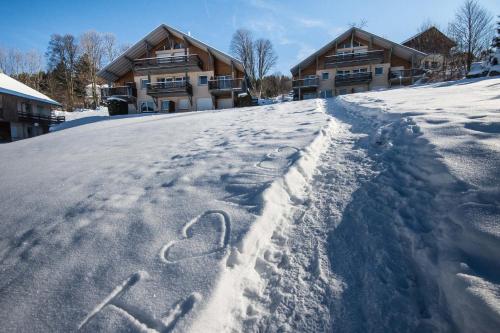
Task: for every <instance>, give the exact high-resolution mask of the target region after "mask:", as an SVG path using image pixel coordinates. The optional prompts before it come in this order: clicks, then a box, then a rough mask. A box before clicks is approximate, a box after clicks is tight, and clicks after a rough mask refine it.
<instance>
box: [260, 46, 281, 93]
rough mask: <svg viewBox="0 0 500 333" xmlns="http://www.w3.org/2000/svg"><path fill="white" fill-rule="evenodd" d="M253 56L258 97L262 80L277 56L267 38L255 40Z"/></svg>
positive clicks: (274, 63)
mask: <svg viewBox="0 0 500 333" xmlns="http://www.w3.org/2000/svg"><path fill="white" fill-rule="evenodd" d="M255 58H256V60H257V62H256V65H257V78H258V80H259V97H261V95H262V86H263V84H262V80H263V78H264V76H265V75H266V74H267V73H268V72H269V70H270V69H271V68H273V67H274V65H276V62H277V60H278V56H277V55H276V53H275V52H274V49H273V44H272V43H271V41H270V40H269V39H263V38H261V39H258V40H256V41H255Z"/></svg>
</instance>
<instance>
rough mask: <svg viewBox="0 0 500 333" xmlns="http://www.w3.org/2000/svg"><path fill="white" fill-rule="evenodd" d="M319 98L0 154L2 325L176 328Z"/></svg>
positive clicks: (41, 142) (305, 136)
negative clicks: (0, 187) (0, 189)
mask: <svg viewBox="0 0 500 333" xmlns="http://www.w3.org/2000/svg"><path fill="white" fill-rule="evenodd" d="M326 120H327V116H326V115H325V114H324V113H323V112H321V110H318V109H317V102H316V101H311V102H308V103H290V104H286V105H285V104H283V105H276V106H267V107H262V108H260V107H259V108H253V109H238V110H225V111H220V112H216V111H214V112H200V113H186V114H175V115H146V116H143V117H134V118H125V119H115V120H107V121H101V122H98V123H93V124H87V125H83V126H79V127H74V128H70V129H67V130H63V131H58V132H55V133H52V134H48V135H44V136H40V137H36V138H33V139H29V140H23V141H19V142H15V143H12V144H8V145H2V147H0V170H1V172H0V184H2V185H1V186H2V191H0V203H1V209H0V220H1V221H2V222H1V224H0V275H1V278H0V322H1V323H2V330H3V331H7V332H13V331H25V332H26V331H33V332H69V331H76V330H77V329H78V328H81V330H82V331H88V332H95V331H99V330H101V331H117V332H121V331H124V330H128V329H130V330H132V331H133V330H137V329H140V328H141V327H142V328H145V327H148V328H149V329H154V330H157V331H162V332H163V331H170V330H171V329H173V328H176V329H178V330H181V331H182V330H184V329H185V328H186V327H188V326H189V325H190V322H191V321H192V320H193V318H194V317H196V315H197V313H198V312H199V311H200V309H202V308H203V306H204V304H205V303H206V301H207V300H208V299H209V297H210V295H211V291H212V289H213V286H214V285H215V284H216V279H217V276H218V275H219V274H220V272H221V271H222V270H224V269H225V267H226V260H225V258H226V257H227V256H228V255H229V252H230V249H231V248H232V247H233V246H236V244H238V242H239V241H240V239H242V238H243V237H244V235H245V234H246V233H247V231H248V230H249V228H250V227H251V225H252V223H253V222H254V221H255V219H256V215H255V214H259V213H260V212H261V211H262V209H263V205H264V202H263V199H262V197H261V195H260V194H261V193H262V191H263V190H264V189H265V188H266V187H268V186H269V184H270V183H271V182H272V181H273V180H275V179H277V178H279V177H280V176H282V175H283V174H284V173H285V171H286V169H287V167H288V166H289V165H290V164H291V163H292V162H293V161H295V160H296V159H297V158H299V157H300V155H301V153H300V151H301V150H303V149H304V147H306V146H308V145H309V144H310V143H311V142H312V140H313V139H314V138H315V137H316V136H317V133H318V131H319V130H320V129H321V128H322V127H324V126H325V124H326Z"/></svg>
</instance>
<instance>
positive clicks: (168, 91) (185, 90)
mask: <svg viewBox="0 0 500 333" xmlns="http://www.w3.org/2000/svg"><path fill="white" fill-rule="evenodd" d="M146 93H147V94H148V95H149V96H152V97H168V96H171V97H173V96H185V95H190V96H192V95H193V86H192V85H191V83H189V82H187V81H186V80H183V81H169V82H157V83H149V84H148V86H147V90H146Z"/></svg>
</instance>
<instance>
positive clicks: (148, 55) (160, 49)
mask: <svg viewBox="0 0 500 333" xmlns="http://www.w3.org/2000/svg"><path fill="white" fill-rule="evenodd" d="M98 75H99V76H100V77H101V78H103V79H105V80H106V81H108V82H109V83H108V84H109V87H108V88H103V89H102V90H101V96H102V99H103V101H104V102H105V103H107V104H108V106H109V107H110V111H111V112H113V111H112V110H114V111H116V113H140V112H176V111H200V110H212V109H223V108H232V107H236V106H239V104H240V102H239V96H243V95H244V93H245V92H247V80H246V76H245V70H244V68H243V64H242V63H241V62H240V61H239V60H237V59H235V58H233V57H231V56H229V55H227V54H225V53H223V52H221V51H218V50H216V49H214V48H212V47H210V46H208V45H207V44H205V43H203V42H201V41H199V40H197V39H195V38H193V37H191V36H189V35H188V34H184V33H182V32H180V31H178V30H176V29H174V28H171V27H169V26H167V25H164V24H163V25H160V26H159V27H157V28H156V29H155V30H153V31H152V32H151V33H149V34H148V35H147V36H146V37H144V38H143V39H142V40H141V41H139V42H138V43H136V44H135V45H133V46H132V47H130V48H129V49H128V50H127V51H125V52H124V53H123V54H122V55H121V56H120V57H118V58H117V59H115V60H114V61H113V62H112V63H110V64H109V65H107V66H106V67H104V68H103V69H102V70H101V71H100V72H99V73H98Z"/></svg>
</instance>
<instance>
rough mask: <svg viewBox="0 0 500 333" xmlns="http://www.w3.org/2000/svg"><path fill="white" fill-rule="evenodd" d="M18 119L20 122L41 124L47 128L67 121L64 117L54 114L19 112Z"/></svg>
mask: <svg viewBox="0 0 500 333" xmlns="http://www.w3.org/2000/svg"><path fill="white" fill-rule="evenodd" d="M17 118H18V119H19V120H20V121H26V122H30V123H39V124H43V125H47V126H50V125H54V124H60V123H63V122H64V121H65V120H66V118H65V117H64V116H56V115H55V114H54V113H53V112H51V113H50V114H42V113H34V112H26V111H19V112H17Z"/></svg>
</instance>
